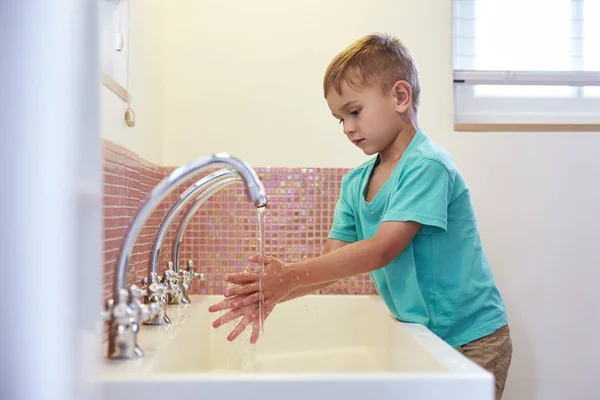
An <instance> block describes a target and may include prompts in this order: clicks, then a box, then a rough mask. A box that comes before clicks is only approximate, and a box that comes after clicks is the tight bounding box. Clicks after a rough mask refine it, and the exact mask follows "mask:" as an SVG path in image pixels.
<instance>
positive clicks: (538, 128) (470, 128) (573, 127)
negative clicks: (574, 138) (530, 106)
mask: <svg viewBox="0 0 600 400" xmlns="http://www.w3.org/2000/svg"><path fill="white" fill-rule="evenodd" d="M454 130H455V131H465V132H598V133H600V124H454Z"/></svg>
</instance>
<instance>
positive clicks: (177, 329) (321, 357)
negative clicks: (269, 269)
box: [101, 295, 494, 400]
mask: <svg viewBox="0 0 600 400" xmlns="http://www.w3.org/2000/svg"><path fill="white" fill-rule="evenodd" d="M221 299H222V296H192V299H191V300H192V304H191V305H187V306H169V308H168V311H167V313H168V315H169V316H170V318H171V320H172V321H173V324H172V325H170V326H147V325H143V326H142V329H141V330H140V333H139V335H138V342H139V345H140V347H141V348H142V350H143V351H144V352H145V356H144V357H143V358H139V359H135V360H124V361H123V360H115V361H113V360H103V367H102V377H101V380H102V382H103V385H102V386H103V393H104V398H105V399H110V400H121V399H123V400H125V399H128V400H129V399H131V398H139V396H150V397H151V398H159V396H169V397H171V398H176V399H178V400H186V399H200V398H208V396H211V397H217V396H219V397H220V398H224V399H228V398H234V397H235V398H238V397H239V398H243V399H245V400H248V399H255V398H256V399H261V400H264V399H269V398H275V397H277V398H280V399H286V400H288V399H307V398H310V399H316V398H327V399H330V398H331V396H332V395H333V394H334V393H333V391H339V392H338V393H335V396H336V397H338V396H343V397H344V398H356V399H359V398H361V399H363V400H364V398H365V396H368V397H373V398H377V399H387V398H390V399H392V398H394V399H396V398H406V399H449V400H450V399H457V400H458V399H460V400H471V399H473V400H475V399H477V400H492V399H493V398H494V396H493V377H492V375H491V374H489V373H487V372H486V371H484V370H483V369H481V368H480V367H478V366H477V365H475V364H474V363H472V362H470V361H469V360H468V359H466V358H465V357H463V356H462V355H461V354H460V353H458V352H457V351H455V350H454V349H452V348H451V347H450V346H448V345H447V344H446V343H444V342H443V341H442V340H440V339H439V338H438V337H436V336H435V335H433V334H432V333H431V332H430V331H429V330H427V329H425V328H424V327H422V326H420V325H415V324H405V323H401V322H398V321H396V320H395V319H394V318H392V317H391V316H390V315H389V313H388V312H387V309H386V308H385V305H384V304H383V303H382V302H381V301H380V299H379V298H378V297H376V296H357V295H348V296H342V295H314V296H306V297H303V298H300V299H296V300H292V301H290V302H287V303H283V304H280V305H278V306H277V308H276V309H275V310H274V311H273V313H272V314H271V315H270V316H269V318H268V319H267V321H266V322H265V332H264V333H263V335H262V336H261V338H260V339H259V341H258V343H257V344H256V345H255V346H253V345H251V344H250V343H249V334H250V329H247V332H245V333H244V335H242V336H241V337H239V338H238V339H237V340H236V341H234V342H232V343H231V342H228V341H227V339H226V337H227V335H228V334H229V332H230V331H231V330H232V329H233V327H234V325H233V324H231V326H224V327H221V328H219V329H214V328H212V326H211V323H212V321H214V320H215V319H216V318H218V316H219V315H217V314H210V313H208V311H207V308H208V306H209V305H211V304H214V303H216V302H218V301H220V300H221Z"/></svg>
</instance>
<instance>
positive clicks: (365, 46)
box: [323, 33, 421, 109]
mask: <svg viewBox="0 0 600 400" xmlns="http://www.w3.org/2000/svg"><path fill="white" fill-rule="evenodd" d="M400 80H403V81H406V82H408V84H409V85H410V87H411V89H412V104H413V106H414V107H415V109H416V108H417V106H418V105H419V95H420V94H421V87H420V85H419V75H418V73H417V68H416V67H415V63H414V61H413V59H412V57H411V56H410V54H409V53H408V50H407V48H406V47H405V46H404V45H403V44H402V42H401V41H400V40H398V39H397V38H395V37H393V36H390V35H387V34H379V33H375V34H371V35H367V36H364V37H362V38H360V39H358V40H357V41H356V42H354V43H352V44H351V45H350V46H348V47H347V48H346V49H345V50H344V51H342V52H341V53H339V54H338V55H337V56H336V57H335V58H334V59H333V61H331V64H329V66H328V67H327V71H326V72H325V77H324V79H323V91H324V94H325V97H327V94H328V93H329V91H330V90H331V89H332V88H333V89H335V91H336V92H337V93H338V94H341V93H342V85H343V84H344V83H347V84H348V85H349V86H350V87H352V88H355V89H357V88H360V87H365V86H369V85H373V84H379V85H380V87H381V89H382V91H383V92H387V91H389V90H390V89H391V88H392V87H393V86H394V84H395V83H396V82H398V81H400Z"/></svg>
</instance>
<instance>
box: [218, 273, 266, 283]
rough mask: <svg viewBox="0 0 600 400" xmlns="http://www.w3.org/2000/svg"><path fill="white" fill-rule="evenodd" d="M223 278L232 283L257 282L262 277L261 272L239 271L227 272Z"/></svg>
mask: <svg viewBox="0 0 600 400" xmlns="http://www.w3.org/2000/svg"><path fill="white" fill-rule="evenodd" d="M223 279H225V281H227V282H230V283H248V282H256V281H257V280H259V279H260V274H259V273H258V272H239V273H236V274H227V275H225V277H224V278H223Z"/></svg>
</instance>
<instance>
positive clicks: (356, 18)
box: [134, 0, 600, 400]
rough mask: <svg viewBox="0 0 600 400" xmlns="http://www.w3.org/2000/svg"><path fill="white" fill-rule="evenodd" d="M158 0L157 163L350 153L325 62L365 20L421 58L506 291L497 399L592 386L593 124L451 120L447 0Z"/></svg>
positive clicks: (442, 130)
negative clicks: (509, 342)
mask: <svg viewBox="0 0 600 400" xmlns="http://www.w3.org/2000/svg"><path fill="white" fill-rule="evenodd" d="M162 6H163V7H164V14H163V15H164V18H165V19H164V21H163V22H164V25H163V29H162V31H163V36H162V39H163V46H164V47H163V49H162V51H163V56H164V58H163V62H164V64H163V70H162V71H163V74H164V82H165V87H164V95H165V97H164V104H163V105H162V110H163V113H162V115H163V117H164V122H165V130H164V136H163V153H162V160H163V163H164V164H165V165H179V164H181V163H184V162H187V161H189V160H191V159H193V158H195V157H198V156H201V155H204V154H207V153H210V152H216V151H227V152H229V153H231V154H233V155H236V156H239V157H241V158H243V159H245V160H246V161H248V162H250V163H251V164H252V165H255V166H286V167H293V166H317V167H351V166H354V165H356V164H358V163H359V162H361V161H362V160H364V159H365V158H364V156H363V155H362V154H361V153H360V151H359V150H357V149H356V148H354V147H353V146H351V145H350V144H349V143H347V142H346V139H345V138H344V135H343V134H342V131H341V128H340V127H339V126H338V125H337V124H336V121H335V120H334V119H333V117H331V116H330V115H329V110H328V109H327V106H326V103H325V101H324V99H323V97H322V89H321V80H322V77H323V73H324V71H325V68H326V66H327V64H328V63H329V61H330V59H331V58H332V57H333V56H334V55H335V54H336V53H337V52H338V51H340V50H342V49H343V48H344V47H345V46H347V45H348V44H349V43H350V42H352V41H353V40H355V39H357V38H358V37H360V36H362V35H364V34H367V33H370V32H372V31H387V32H390V33H392V34H395V35H397V36H399V37H400V38H401V39H402V40H403V41H404V42H405V43H406V44H407V45H408V46H409V47H410V49H411V51H412V54H413V55H414V57H415V58H416V60H417V63H418V67H419V70H420V75H421V80H422V87H423V98H422V107H421V111H420V121H421V125H422V128H423V129H424V130H425V131H426V132H427V133H428V134H429V135H430V136H432V137H433V139H435V140H437V141H438V142H439V143H440V144H442V145H444V146H446V147H447V148H448V149H449V150H450V151H451V152H452V153H453V154H454V156H455V158H456V161H457V163H458V165H459V167H460V168H461V169H462V171H463V173H464V175H465V176H466V178H467V180H468V182H469V184H470V186H471V189H472V191H473V198H474V201H475V207H476V211H477V215H478V217H479V222H480V227H481V231H482V234H483V240H484V245H485V248H486V250H487V252H488V255H489V258H490V259H491V262H492V265H493V268H494V271H495V273H496V276H497V279H498V282H499V286H500V288H501V290H502V293H503V295H504V296H505V299H506V302H507V306H508V312H509V315H510V320H511V326H512V332H513V338H514V359H513V365H512V368H511V371H510V376H509V379H508V383H507V390H506V396H505V399H507V400H511V399H512V400H524V399H536V400H537V399H540V400H541V399H544V400H552V399H564V398H576V399H582V400H583V399H591V398H598V397H600V389H598V388H597V386H596V382H595V380H597V375H598V371H600V345H598V344H597V343H596V339H595V336H597V332H598V331H599V329H600V312H599V311H598V309H599V306H600V303H599V301H598V299H599V297H598V289H597V287H598V284H597V282H598V279H599V278H600V272H599V271H600V270H599V269H598V268H597V256H596V252H595V246H596V243H595V240H594V239H595V237H596V232H595V231H596V226H597V225H599V224H600V211H599V210H600V207H599V206H598V205H599V204H600V185H599V184H598V179H599V178H598V176H599V172H600V161H599V160H598V159H597V158H596V157H595V155H594V154H597V149H599V148H600V135H598V134H573V133H562V134H532V133H515V134H492V133H471V134H463V133H457V132H453V130H452V63H451V60H452V57H451V56H452V55H451V9H450V1H448V0H444V1H442V0H419V1H409V0H404V1H396V2H392V1H383V0H373V1H371V2H368V3H367V2H364V1H362V0H360V1H359V0H338V1H333V0H330V1H327V2H323V1H319V0H305V1H302V2H291V1H280V0H279V1H278V0H262V1H253V2H241V1H239V2H223V1H218V0H211V1H209V0H202V1H200V0H179V1H177V2H163V3H162ZM134 94H135V93H134ZM157 118H158V117H157ZM140 140H143V139H140Z"/></svg>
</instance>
